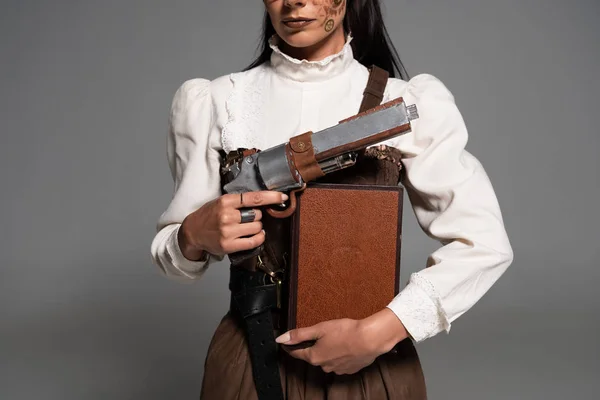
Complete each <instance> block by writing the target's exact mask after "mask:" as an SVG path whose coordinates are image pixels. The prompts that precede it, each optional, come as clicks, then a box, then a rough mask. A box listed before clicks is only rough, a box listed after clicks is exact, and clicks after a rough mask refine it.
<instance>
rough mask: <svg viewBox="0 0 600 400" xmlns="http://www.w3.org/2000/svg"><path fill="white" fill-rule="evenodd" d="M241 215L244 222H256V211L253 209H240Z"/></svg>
mask: <svg viewBox="0 0 600 400" xmlns="http://www.w3.org/2000/svg"><path fill="white" fill-rule="evenodd" d="M240 216H241V219H242V224H245V223H247V222H254V219H255V218H256V211H254V210H253V209H247V210H240Z"/></svg>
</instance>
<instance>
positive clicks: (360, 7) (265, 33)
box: [244, 0, 409, 80]
mask: <svg viewBox="0 0 600 400" xmlns="http://www.w3.org/2000/svg"><path fill="white" fill-rule="evenodd" d="M344 32H345V33H346V34H348V33H349V32H351V33H352V37H353V39H352V42H351V43H350V45H351V46H352V52H353V53H354V58H355V59H356V60H357V61H358V62H359V63H361V64H362V65H364V66H365V67H370V66H371V65H377V66H378V67H380V68H383V69H385V70H386V71H388V72H389V74H390V77H398V78H401V79H404V80H408V78H409V76H408V73H407V72H406V68H404V65H403V64H402V61H400V57H399V56H398V51H396V48H395V47H394V45H393V44H392V41H391V39H390V36H389V34H388V32H387V29H386V28H385V25H384V22H383V15H382V14H381V6H380V5H379V0H347V2H346V16H345V18H344ZM274 34H275V28H273V24H272V23H271V19H270V17H269V14H268V13H267V12H266V11H265V15H264V18H263V29H262V41H261V43H260V45H259V51H260V54H259V56H258V57H257V58H256V59H255V60H254V61H252V63H251V64H250V65H249V66H247V67H246V68H245V69H244V71H247V70H249V69H251V68H254V67H257V66H259V65H260V64H262V63H264V62H266V61H269V59H270V58H271V52H272V51H273V50H272V49H271V48H270V47H269V38H270V37H271V36H273V35H274Z"/></svg>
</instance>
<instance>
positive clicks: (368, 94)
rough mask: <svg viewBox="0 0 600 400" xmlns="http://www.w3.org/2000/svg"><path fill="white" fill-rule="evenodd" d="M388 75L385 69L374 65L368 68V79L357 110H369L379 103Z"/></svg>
mask: <svg viewBox="0 0 600 400" xmlns="http://www.w3.org/2000/svg"><path fill="white" fill-rule="evenodd" d="M389 75H390V74H389V73H388V72H387V71H386V70H384V69H382V68H379V67H378V66H376V65H372V66H371V68H369V80H368V81H367V87H366V88H365V91H364V92H363V99H362V103H361V104H360V110H359V111H358V112H363V111H366V110H369V109H371V108H373V107H377V106H378V105H379V104H381V101H382V100H383V93H384V91H385V86H386V85H387V81H388V78H389Z"/></svg>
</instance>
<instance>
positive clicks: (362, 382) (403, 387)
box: [200, 313, 427, 400]
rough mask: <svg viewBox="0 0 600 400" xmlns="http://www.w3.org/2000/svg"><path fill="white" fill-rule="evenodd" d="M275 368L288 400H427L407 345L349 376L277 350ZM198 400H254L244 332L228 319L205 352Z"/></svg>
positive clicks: (418, 366)
mask: <svg viewBox="0 0 600 400" xmlns="http://www.w3.org/2000/svg"><path fill="white" fill-rule="evenodd" d="M279 368H280V372H281V382H282V386H283V391H284V394H285V398H286V399H287V400H325V399H327V400H359V399H365V400H373V399H376V400H379V399H382V400H385V399H396V400H425V399H426V398H427V395H426V390H425V380H424V377H423V371H422V369H421V363H420V361H419V357H418V355H417V352H416V349H415V348H414V346H413V343H412V342H411V341H410V339H407V340H404V341H402V342H401V343H400V344H398V346H396V350H395V351H393V352H390V353H387V354H384V355H382V356H380V357H378V358H377V359H376V360H375V362H374V363H373V364H371V365H369V366H367V367H365V368H363V369H362V370H361V371H359V372H357V373H355V374H352V375H336V374H335V373H325V372H323V370H322V369H321V368H320V367H315V366H313V365H310V364H308V363H306V362H304V361H302V360H298V359H295V358H293V357H291V356H289V355H288V354H287V353H286V352H285V351H283V350H280V363H279ZM200 399H201V400H234V399H235V400H257V394H256V389H255V388H254V381H253V379H252V367H251V364H250V357H249V354H248V347H247V344H246V338H245V336H244V331H243V330H242V327H241V326H240V325H239V323H238V322H237V321H236V320H235V318H233V317H232V316H231V315H230V314H229V313H228V314H226V315H225V317H223V319H222V320H221V323H220V324H219V326H218V327H217V330H216V331H215V333H214V336H213V338H212V341H211V343H210V345H209V348H208V354H207V356H206V362H205V366H204V378H203V381H202V391H201V394H200Z"/></svg>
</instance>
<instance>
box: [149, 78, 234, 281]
mask: <svg viewBox="0 0 600 400" xmlns="http://www.w3.org/2000/svg"><path fill="white" fill-rule="evenodd" d="M212 125H213V106H212V98H211V94H210V81H208V80H206V79H199V78H198V79H191V80H188V81H186V82H184V83H183V84H182V85H181V86H180V87H179V88H178V89H177V91H176V92H175V95H174V97H173V101H172V104H171V112H170V115H169V130H168V135H167V160H168V164H169V168H170V170H171V176H172V178H173V181H174V187H175V189H174V195H173V198H172V200H171V202H170V204H169V206H168V207H167V209H166V211H164V212H163V213H162V215H161V216H160V218H159V219H158V223H157V225H156V232H157V233H156V235H155V237H154V239H153V241H152V244H151V255H152V261H153V262H154V264H156V265H157V266H158V267H159V268H160V270H161V271H162V272H163V273H164V274H165V275H166V276H167V277H169V278H172V279H175V280H180V281H187V282H191V281H193V280H196V279H199V278H200V277H201V276H202V274H203V273H204V271H206V269H207V268H208V267H209V265H210V264H211V263H214V262H216V261H221V260H222V259H223V256H215V255H212V254H211V255H209V258H208V260H206V261H192V260H188V259H187V258H185V256H184V255H183V254H182V252H181V249H180V248H179V244H178V241H177V232H178V230H179V228H180V226H181V223H182V222H183V220H184V218H185V217H186V216H187V215H188V214H190V213H192V212H193V211H195V210H196V209H198V208H200V207H201V206H202V205H203V204H205V203H206V202H208V201H210V200H212V199H215V198H216V197H218V196H219V195H220V194H221V192H220V190H221V189H220V180H219V179H220V178H219V154H218V151H217V150H215V149H213V148H211V146H210V133H211V131H212Z"/></svg>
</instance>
